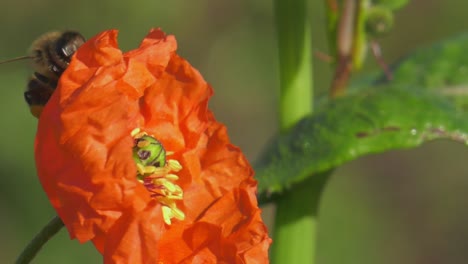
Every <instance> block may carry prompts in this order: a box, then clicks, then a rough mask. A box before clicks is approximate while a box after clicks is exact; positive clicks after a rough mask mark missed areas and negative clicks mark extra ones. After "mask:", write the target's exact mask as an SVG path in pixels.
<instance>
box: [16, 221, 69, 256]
mask: <svg viewBox="0 0 468 264" xmlns="http://www.w3.org/2000/svg"><path fill="white" fill-rule="evenodd" d="M62 227H63V222H62V220H61V219H60V218H59V217H58V216H55V217H54V218H52V220H50V222H49V223H48V224H47V225H46V226H44V228H42V230H41V231H40V232H39V233H38V234H37V235H36V236H35V237H34V238H33V240H31V242H29V244H28V245H27V246H26V248H25V249H24V250H23V252H21V254H20V255H19V257H18V259H16V261H15V263H16V264H25V263H30V262H31V260H32V259H33V258H34V257H35V256H36V254H37V252H39V250H41V248H42V246H43V245H44V244H45V243H47V241H49V239H50V238H51V237H53V236H54V235H55V234H57V232H58V231H59V230H60V229H61V228H62Z"/></svg>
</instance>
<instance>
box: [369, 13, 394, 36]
mask: <svg viewBox="0 0 468 264" xmlns="http://www.w3.org/2000/svg"><path fill="white" fill-rule="evenodd" d="M392 27H393V13H392V11H391V10H390V9H388V8H385V7H381V6H373V7H371V8H369V10H368V11H367V15H366V25H365V29H366V33H367V34H369V36H371V37H379V36H382V35H384V34H386V33H387V32H389V31H390V29H391V28H392Z"/></svg>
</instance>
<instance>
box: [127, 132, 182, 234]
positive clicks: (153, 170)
mask: <svg viewBox="0 0 468 264" xmlns="http://www.w3.org/2000/svg"><path fill="white" fill-rule="evenodd" d="M131 135H132V137H133V138H134V142H135V143H134V146H133V159H134V161H135V163H136V167H137V179H138V180H139V181H140V182H141V183H142V184H143V186H145V187H146V189H147V190H148V192H149V193H150V196H151V197H152V198H154V199H156V200H158V201H159V203H161V205H162V207H161V208H162V214H163V219H164V222H165V223H166V224H168V225H170V224H171V223H172V219H173V218H175V219H177V220H184V219H185V214H184V212H183V211H182V210H180V209H179V208H177V204H176V201H178V200H182V199H183V198H184V192H183V190H182V188H181V187H180V186H179V185H177V184H176V183H175V181H177V180H178V179H179V176H177V175H176V174H174V172H178V171H180V170H182V165H181V164H180V163H179V162H178V161H177V160H174V159H169V160H168V159H166V157H167V156H169V155H171V154H173V153H172V152H166V150H165V149H164V147H163V145H162V144H161V142H159V141H158V140H157V139H155V138H154V137H152V136H149V135H148V134H147V133H145V132H142V131H141V130H140V129H139V128H137V129H134V130H133V131H132V132H131Z"/></svg>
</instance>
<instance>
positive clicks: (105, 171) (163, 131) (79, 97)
mask: <svg viewBox="0 0 468 264" xmlns="http://www.w3.org/2000/svg"><path fill="white" fill-rule="evenodd" d="M116 37H117V32H116V31H114V30H111V31H106V32H103V33H101V34H99V35H97V36H96V37H94V38H92V39H91V40H89V41H88V42H86V43H85V44H84V45H83V46H82V47H81V48H80V49H79V50H78V52H77V53H76V54H75V56H74V58H73V59H72V61H71V63H70V66H69V68H68V69H67V70H66V71H65V72H64V74H63V75H62V77H61V78H60V81H59V85H58V88H57V91H56V92H55V93H54V94H53V95H52V97H51V99H50V101H49V103H48V104H47V106H46V107H45V108H44V111H43V112H42V114H41V117H40V120H39V127H38V132H37V136H36V146H35V156H36V163H37V169H38V174H39V179H40V181H41V183H42V185H43V187H44V190H45V191H46V193H47V195H48V197H49V199H50V201H51V203H52V205H53V206H54V208H55V209H56V211H57V213H58V214H59V216H60V217H61V218H62V220H63V222H64V223H65V225H66V227H67V229H68V231H69V233H70V235H71V237H72V238H77V239H78V240H79V241H81V242H84V241H88V240H92V241H93V243H94V244H95V246H96V248H97V249H98V250H99V251H100V252H102V253H103V255H104V259H105V262H106V263H154V261H162V262H163V263H266V262H268V257H267V256H268V254H267V253H268V252H267V250H268V246H269V244H270V243H271V240H270V238H269V237H268V234H267V231H266V228H265V226H264V224H263V222H262V220H261V217H260V209H259V208H258V206H257V201H256V197H255V192H256V182H255V181H254V180H253V171H252V168H251V166H250V165H249V164H248V162H247V160H246V159H245V157H244V155H243V154H242V153H241V151H240V150H239V149H238V148H237V147H235V146H233V145H232V144H231V143H230V141H229V138H228V135H227V132H226V128H225V126H223V125H222V124H220V123H218V122H217V121H216V120H215V118H214V116H213V114H212V113H211V112H210V111H209V110H208V99H209V98H210V96H211V95H212V93H213V91H212V88H211V87H210V86H209V85H208V84H207V83H206V81H205V80H204V79H203V77H202V76H201V74H200V73H199V72H198V71H197V70H196V69H194V68H193V67H192V66H191V65H190V64H189V63H188V62H187V61H186V60H184V59H183V58H181V57H180V56H178V55H177V54H176V53H175V50H176V48H177V44H176V41H175V38H174V37H173V36H166V35H165V34H164V33H163V32H162V31H160V30H158V29H155V30H152V31H151V32H150V33H149V34H148V36H147V37H146V38H145V39H144V40H143V41H142V43H141V45H140V47H139V48H138V49H135V50H132V51H130V52H127V53H122V52H121V51H120V50H119V49H118V47H117V40H116ZM136 128H138V129H141V130H142V131H144V132H145V133H147V134H148V135H151V136H152V137H154V138H156V139H157V140H158V141H159V142H160V143H161V144H162V145H163V146H164V149H165V150H166V151H169V152H170V153H171V155H169V156H168V158H169V159H174V160H178V161H179V162H180V164H181V166H182V169H181V170H180V171H177V176H178V180H177V185H178V186H180V188H181V190H183V198H182V197H181V198H182V199H181V200H177V201H176V202H175V203H177V208H178V209H180V210H181V211H182V212H184V215H185V217H184V218H179V219H173V221H172V223H171V224H170V225H169V224H168V223H165V222H164V220H163V213H162V210H161V207H162V204H160V201H158V200H157V199H154V198H152V196H150V193H149V191H148V189H147V187H145V186H144V185H143V184H142V183H141V182H140V181H139V180H138V179H137V176H136V173H137V169H136V165H135V161H134V160H133V158H132V154H133V152H132V148H133V145H134V143H135V141H134V138H133V137H132V135H131V132H132V131H134V129H136ZM169 152H168V153H169ZM182 219H183V220H182Z"/></svg>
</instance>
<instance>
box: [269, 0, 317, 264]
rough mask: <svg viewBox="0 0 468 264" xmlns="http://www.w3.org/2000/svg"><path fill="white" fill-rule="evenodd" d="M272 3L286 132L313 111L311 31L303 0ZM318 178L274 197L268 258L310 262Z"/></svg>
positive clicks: (305, 4) (305, 3) (292, 261)
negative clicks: (270, 254)
mask: <svg viewBox="0 0 468 264" xmlns="http://www.w3.org/2000/svg"><path fill="white" fill-rule="evenodd" d="M274 4H275V17H276V27H277V37H278V48H279V62H280V65H279V68H280V69H279V70H280V103H279V105H280V114H279V115H280V118H279V119H280V120H279V123H280V129H281V131H283V132H284V131H287V130H288V129H289V128H290V127H291V126H293V125H294V124H296V123H297V121H299V120H300V119H301V118H303V117H304V116H306V115H308V114H310V113H311V112H312V107H313V104H312V102H313V87H312V84H313V78H312V58H311V54H312V52H311V50H312V45H311V30H310V21H309V15H308V13H309V8H308V6H307V1H306V0H288V1H284V0H275V1H274ZM316 181H317V178H315V177H311V180H307V181H306V182H304V183H303V184H302V183H301V185H300V186H299V187H293V190H291V191H289V192H288V193H287V194H285V195H284V196H282V197H280V199H279V200H278V203H277V207H276V218H275V227H274V235H273V240H274V243H273V250H272V258H271V260H272V263H290V264H296V263H298V264H299V263H300V264H304V263H306V264H310V263H314V260H315V240H316V230H317V218H316V212H317V205H318V200H319V195H318V193H320V192H315V191H312V189H314V188H317V185H316ZM321 186H322V185H320V188H319V189H320V190H321Z"/></svg>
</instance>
